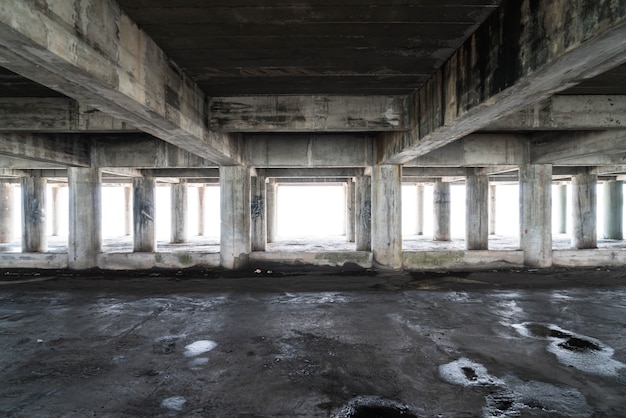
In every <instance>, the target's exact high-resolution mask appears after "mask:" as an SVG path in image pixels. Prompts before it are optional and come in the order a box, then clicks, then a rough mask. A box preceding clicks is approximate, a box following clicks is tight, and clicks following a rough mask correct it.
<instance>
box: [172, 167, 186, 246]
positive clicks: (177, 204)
mask: <svg viewBox="0 0 626 418" xmlns="http://www.w3.org/2000/svg"><path fill="white" fill-rule="evenodd" d="M170 190H171V193H172V198H171V206H172V210H171V216H172V223H171V225H172V227H171V238H170V242H171V243H173V244H180V243H183V242H187V241H188V240H189V236H188V233H187V181H186V180H182V179H181V180H180V181H179V182H178V183H174V184H172V185H171V189H170Z"/></svg>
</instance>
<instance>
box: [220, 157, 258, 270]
mask: <svg viewBox="0 0 626 418" xmlns="http://www.w3.org/2000/svg"><path fill="white" fill-rule="evenodd" d="M220 196H221V203H220V204H221V210H220V214H221V218H222V219H221V229H220V231H221V237H220V261H221V265H222V267H224V268H227V269H238V268H242V267H245V266H246V265H247V264H248V258H249V255H250V248H251V247H250V169H249V168H246V167H241V166H224V167H220Z"/></svg>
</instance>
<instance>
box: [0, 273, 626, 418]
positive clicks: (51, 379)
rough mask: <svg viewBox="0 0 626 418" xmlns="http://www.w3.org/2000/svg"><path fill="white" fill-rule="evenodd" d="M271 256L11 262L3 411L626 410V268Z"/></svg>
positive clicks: (324, 413) (3, 305) (1, 357)
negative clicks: (420, 265)
mask: <svg viewBox="0 0 626 418" xmlns="http://www.w3.org/2000/svg"><path fill="white" fill-rule="evenodd" d="M260 267H261V268H260V271H261V273H260V274H256V273H254V272H253V271H249V272H248V271H246V272H240V273H223V272H219V271H173V272H154V271H148V272H116V273H114V272H100V271H94V272H89V273H80V274H79V273H71V272H66V271H38V272H34V271H0V273H1V274H2V277H0V382H2V384H1V385H0V416H2V417H5V416H6V417H48V416H64V417H85V416H98V417H134V416H162V417H175V416H181V417H183V416H185V417H187V416H189V417H237V416H239V417H371V416H388V417H396V416H397V417H412V416H428V417H572V416H574V417H619V416H625V415H626V412H625V411H626V268H625V269H622V270H611V271H608V270H607V269H582V270H581V269H551V270H509V271H487V272H472V273H468V272H439V273H413V274H411V273H393V274H391V273H376V272H373V271H363V270H354V271H349V270H341V271H339V270H320V269H315V270H306V269H300V270H299V271H295V270H294V269H293V268H290V267H282V268H281V267H280V266H260ZM270 269H271V273H268V270H270Z"/></svg>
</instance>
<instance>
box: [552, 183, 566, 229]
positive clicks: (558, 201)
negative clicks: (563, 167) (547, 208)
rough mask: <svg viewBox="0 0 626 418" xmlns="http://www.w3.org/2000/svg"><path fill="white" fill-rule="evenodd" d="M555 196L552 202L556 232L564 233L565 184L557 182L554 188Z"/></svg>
mask: <svg viewBox="0 0 626 418" xmlns="http://www.w3.org/2000/svg"><path fill="white" fill-rule="evenodd" d="M554 191H555V196H554V198H553V199H552V202H553V204H554V206H555V208H554V209H555V210H554V213H555V215H556V219H555V220H554V221H555V222H556V233H557V234H565V233H566V232H567V185H566V184H558V185H556V187H555V188H554Z"/></svg>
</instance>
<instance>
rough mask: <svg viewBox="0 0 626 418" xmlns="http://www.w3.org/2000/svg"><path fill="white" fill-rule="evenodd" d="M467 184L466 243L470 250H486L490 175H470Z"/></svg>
mask: <svg viewBox="0 0 626 418" xmlns="http://www.w3.org/2000/svg"><path fill="white" fill-rule="evenodd" d="M465 186H466V189H465V245H466V248H467V249H468V250H486V249H487V247H488V245H489V244H488V243H489V177H487V176H485V175H475V174H474V175H470V176H468V177H467V179H466V181H465Z"/></svg>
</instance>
